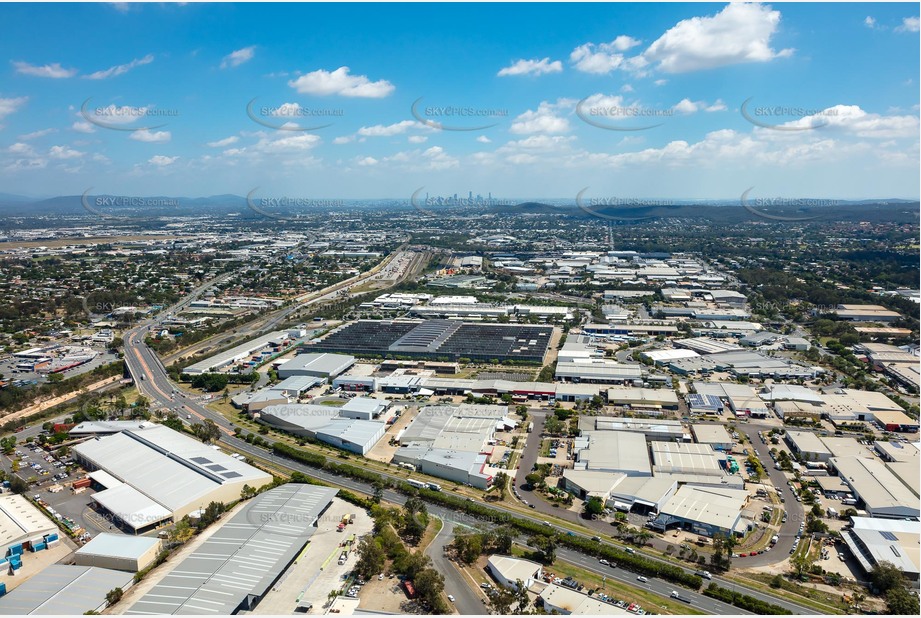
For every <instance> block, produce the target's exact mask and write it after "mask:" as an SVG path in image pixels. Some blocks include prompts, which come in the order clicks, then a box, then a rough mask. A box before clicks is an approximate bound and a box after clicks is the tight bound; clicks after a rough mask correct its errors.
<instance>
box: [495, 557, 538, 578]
mask: <svg viewBox="0 0 921 618" xmlns="http://www.w3.org/2000/svg"><path fill="white" fill-rule="evenodd" d="M489 568H490V569H492V571H493V572H494V573H495V574H496V575H501V576H502V577H503V578H504V579H506V580H508V581H510V582H514V581H517V580H521V581H522V582H523V583H527V582H528V580H531V579H534V577H535V575H536V574H537V572H538V571H540V570H541V568H542V567H541V565H539V564H538V563H536V562H531V561H530V560H522V559H521V558H512V557H511V556H499V555H495V556H490V557H489Z"/></svg>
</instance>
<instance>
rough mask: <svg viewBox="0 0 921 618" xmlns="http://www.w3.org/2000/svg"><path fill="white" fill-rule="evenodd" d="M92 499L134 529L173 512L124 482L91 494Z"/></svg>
mask: <svg viewBox="0 0 921 618" xmlns="http://www.w3.org/2000/svg"><path fill="white" fill-rule="evenodd" d="M93 500H95V501H96V502H98V503H99V504H101V505H102V506H104V507H105V509H106V510H107V511H109V512H110V513H112V514H113V515H116V516H117V517H118V518H119V519H120V520H122V521H123V522H124V523H125V524H127V525H129V526H131V527H132V528H134V529H135V530H138V529H140V528H146V527H147V526H150V525H152V524H155V523H157V522H160V521H163V520H164V519H169V518H170V517H171V516H172V514H173V513H172V511H171V510H170V509H167V508H164V507H163V506H162V505H160V504H157V503H156V502H154V501H153V500H151V499H150V498H149V497H148V496H145V495H144V494H142V493H141V492H139V491H138V490H137V489H135V488H134V487H132V486H131V485H126V484H124V483H122V484H121V485H116V486H115V487H112V488H110V489H106V490H105V491H100V492H97V493H95V494H93Z"/></svg>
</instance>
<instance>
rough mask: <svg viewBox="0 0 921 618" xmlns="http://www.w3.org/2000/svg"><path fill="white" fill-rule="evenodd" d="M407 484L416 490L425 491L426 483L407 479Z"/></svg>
mask: <svg viewBox="0 0 921 618" xmlns="http://www.w3.org/2000/svg"><path fill="white" fill-rule="evenodd" d="M406 482H407V483H408V484H410V485H412V486H413V487H415V488H416V489H425V483H423V482H422V481H417V480H416V479H406Z"/></svg>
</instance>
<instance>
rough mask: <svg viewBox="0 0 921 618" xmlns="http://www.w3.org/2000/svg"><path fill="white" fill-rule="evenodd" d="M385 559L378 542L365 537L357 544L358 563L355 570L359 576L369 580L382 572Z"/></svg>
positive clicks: (372, 538)
mask: <svg viewBox="0 0 921 618" xmlns="http://www.w3.org/2000/svg"><path fill="white" fill-rule="evenodd" d="M386 557H387V556H386V554H385V553H384V548H383V547H382V546H381V544H380V543H379V542H378V540H377V539H376V538H375V537H373V536H371V535H365V536H363V537H361V540H360V541H359V542H358V561H357V562H356V564H355V569H356V570H357V571H358V573H359V575H361V576H362V577H364V578H365V579H370V578H371V577H373V576H374V575H376V574H378V573H381V572H382V571H383V570H384V562H385V560H386Z"/></svg>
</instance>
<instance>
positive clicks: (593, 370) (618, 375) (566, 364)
mask: <svg viewBox="0 0 921 618" xmlns="http://www.w3.org/2000/svg"><path fill="white" fill-rule="evenodd" d="M555 377H556V379H557V380H560V381H566V382H592V383H598V384H625V383H630V384H632V383H634V382H636V381H637V380H639V381H641V382H642V380H643V368H642V367H641V366H640V365H628V364H625V363H618V362H616V361H613V360H607V359H585V360H569V361H558V362H557V364H556V374H555Z"/></svg>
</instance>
